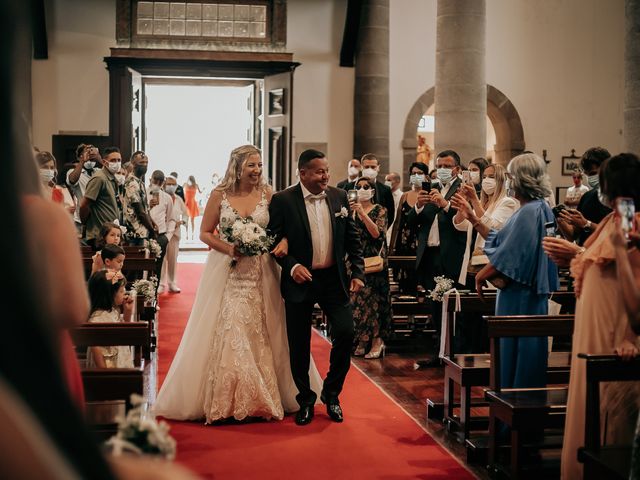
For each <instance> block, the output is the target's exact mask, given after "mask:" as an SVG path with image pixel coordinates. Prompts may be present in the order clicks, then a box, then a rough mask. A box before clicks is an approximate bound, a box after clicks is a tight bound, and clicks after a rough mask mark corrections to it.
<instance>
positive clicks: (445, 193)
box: [408, 150, 467, 366]
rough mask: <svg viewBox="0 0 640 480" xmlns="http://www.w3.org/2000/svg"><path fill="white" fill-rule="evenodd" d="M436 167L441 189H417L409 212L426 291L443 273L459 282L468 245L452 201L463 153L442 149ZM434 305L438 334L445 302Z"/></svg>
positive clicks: (434, 361) (430, 362)
mask: <svg viewBox="0 0 640 480" xmlns="http://www.w3.org/2000/svg"><path fill="white" fill-rule="evenodd" d="M436 166H437V171H438V179H439V180H440V183H441V184H442V189H441V190H438V189H437V188H432V189H431V191H429V192H427V191H426V190H421V191H420V192H418V198H417V200H416V205H415V208H414V209H412V210H411V211H410V212H409V215H408V222H409V223H410V224H412V225H415V226H417V228H418V250H417V253H416V272H417V275H418V284H420V285H422V286H423V287H424V288H425V290H433V288H434V287H435V280H434V278H435V277H437V276H439V275H444V276H445V277H447V278H449V279H451V280H453V281H454V283H455V284H456V285H459V283H458V280H459V278H460V270H461V268H462V261H463V259H464V252H465V249H466V245H467V234H466V232H461V231H459V230H457V229H456V228H455V227H454V225H453V217H454V216H455V215H456V214H457V213H458V212H457V210H456V208H455V207H454V206H453V205H452V204H451V201H450V200H451V198H452V197H453V195H454V194H455V193H456V192H457V191H458V189H459V188H460V186H461V184H462V181H461V180H460V179H459V178H458V174H459V173H460V171H461V165H460V156H459V155H458V154H457V153H456V152H455V151H453V150H445V151H443V152H440V153H439V154H438V156H437V158H436ZM459 286H460V285H459ZM432 307H433V308H432V315H433V319H434V326H435V327H436V331H437V337H439V334H440V316H441V308H442V305H441V304H440V303H437V302H433V303H432ZM438 344H439V340H438ZM420 364H421V365H422V366H434V365H438V364H439V360H438V359H437V358H433V359H429V360H427V361H424V362H421V363H420Z"/></svg>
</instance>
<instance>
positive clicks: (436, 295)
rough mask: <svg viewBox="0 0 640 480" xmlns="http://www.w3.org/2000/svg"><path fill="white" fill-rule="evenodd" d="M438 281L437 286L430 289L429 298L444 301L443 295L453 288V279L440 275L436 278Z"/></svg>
mask: <svg viewBox="0 0 640 480" xmlns="http://www.w3.org/2000/svg"><path fill="white" fill-rule="evenodd" d="M434 280H435V282H436V288H434V289H433V290H429V298H430V299H431V300H433V301H434V302H442V296H443V295H444V294H445V293H446V292H448V291H449V290H451V289H452V288H453V280H451V279H449V278H447V277H445V276H442V275H441V276H439V277H435V278H434Z"/></svg>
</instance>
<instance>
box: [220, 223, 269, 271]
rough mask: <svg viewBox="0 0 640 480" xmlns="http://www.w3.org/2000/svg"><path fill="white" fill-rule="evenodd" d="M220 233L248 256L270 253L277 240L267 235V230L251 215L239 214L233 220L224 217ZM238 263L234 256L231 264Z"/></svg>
mask: <svg viewBox="0 0 640 480" xmlns="http://www.w3.org/2000/svg"><path fill="white" fill-rule="evenodd" d="M220 233H222V234H223V235H224V236H225V237H226V239H227V240H228V241H229V242H231V243H233V244H234V245H235V247H236V248H237V249H238V250H239V251H240V253H242V254H243V255H246V256H247V257H253V256H256V255H262V254H263V253H269V251H270V250H271V247H272V246H273V242H274V241H275V238H274V237H270V236H269V235H267V231H266V230H265V229H264V228H263V227H261V226H260V225H258V224H257V223H255V222H254V221H253V218H251V217H247V218H242V217H240V216H238V217H236V219H235V220H233V221H230V220H225V219H223V220H222V221H221V223H220ZM236 263H238V261H237V260H236V259H235V258H234V259H233V260H232V261H231V266H232V267H233V266H234V265H235V264H236Z"/></svg>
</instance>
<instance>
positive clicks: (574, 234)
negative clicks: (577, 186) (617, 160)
mask: <svg viewBox="0 0 640 480" xmlns="http://www.w3.org/2000/svg"><path fill="white" fill-rule="evenodd" d="M610 156H611V154H610V153H609V151H608V150H606V149H604V148H602V147H593V148H590V149H588V150H587V151H586V152H584V154H583V155H582V158H581V159H580V167H581V168H582V170H583V171H584V172H585V174H586V175H587V183H588V184H589V187H590V188H591V190H589V191H588V192H586V193H585V194H584V195H582V197H581V198H580V202H579V203H578V207H577V210H569V209H566V210H563V211H562V212H561V213H560V216H559V217H558V227H559V229H560V231H561V233H562V235H563V236H564V237H565V238H566V239H568V240H575V241H576V243H577V244H578V245H583V244H584V242H585V241H586V240H587V238H589V236H590V235H591V234H592V233H593V232H594V231H595V230H596V228H597V227H598V224H599V223H600V222H601V221H602V219H603V218H604V217H606V216H607V215H608V214H609V213H611V209H610V208H609V207H607V206H606V205H603V204H602V202H601V201H600V180H599V176H598V174H599V172H600V166H601V165H602V164H603V163H604V161H605V160H606V159H607V158H609V157H610Z"/></svg>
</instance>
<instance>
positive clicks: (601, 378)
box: [578, 353, 640, 480]
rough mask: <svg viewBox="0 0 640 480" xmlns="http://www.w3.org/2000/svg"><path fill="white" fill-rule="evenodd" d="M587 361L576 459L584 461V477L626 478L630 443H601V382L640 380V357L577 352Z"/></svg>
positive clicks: (614, 479) (629, 465)
mask: <svg viewBox="0 0 640 480" xmlns="http://www.w3.org/2000/svg"><path fill="white" fill-rule="evenodd" d="M578 357H579V358H583V359H585V361H586V363H587V378H586V381H587V398H586V409H585V435H584V447H581V448H580V449H579V450H578V460H579V461H580V462H582V463H584V474H583V475H584V476H583V478H584V480H596V479H598V480H599V479H601V478H606V479H612V480H617V479H624V480H626V479H628V478H629V473H630V469H631V445H605V446H603V445H601V444H600V439H601V435H600V383H601V382H624V381H638V380H640V357H636V358H635V359H633V360H631V361H628V362H625V361H623V360H621V359H620V357H618V356H617V355H590V354H586V353H579V354H578Z"/></svg>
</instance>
